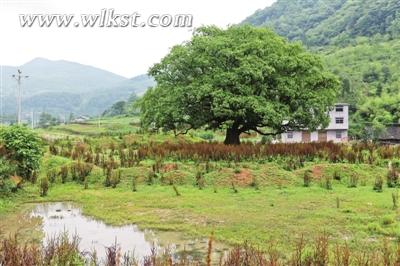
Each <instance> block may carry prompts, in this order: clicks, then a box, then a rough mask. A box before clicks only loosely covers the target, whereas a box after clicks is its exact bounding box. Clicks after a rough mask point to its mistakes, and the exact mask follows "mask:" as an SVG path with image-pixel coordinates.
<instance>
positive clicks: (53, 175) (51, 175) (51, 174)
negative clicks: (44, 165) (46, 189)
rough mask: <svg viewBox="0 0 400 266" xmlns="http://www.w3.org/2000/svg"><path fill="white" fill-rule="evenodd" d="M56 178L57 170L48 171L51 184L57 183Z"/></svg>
mask: <svg viewBox="0 0 400 266" xmlns="http://www.w3.org/2000/svg"><path fill="white" fill-rule="evenodd" d="M56 177H57V172H56V171H55V170H53V169H52V170H49V171H47V180H49V181H50V183H55V182H56Z"/></svg>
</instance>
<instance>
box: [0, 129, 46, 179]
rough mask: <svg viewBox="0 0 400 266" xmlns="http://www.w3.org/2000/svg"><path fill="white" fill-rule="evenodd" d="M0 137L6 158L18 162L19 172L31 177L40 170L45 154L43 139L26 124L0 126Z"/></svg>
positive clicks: (24, 176) (22, 175)
mask: <svg viewBox="0 0 400 266" xmlns="http://www.w3.org/2000/svg"><path fill="white" fill-rule="evenodd" d="M0 139H1V141H2V142H3V144H4V147H5V149H6V158H9V159H11V160H13V161H15V162H16V164H17V174H18V175H20V176H21V177H23V178H25V179H29V178H30V177H31V174H32V172H33V171H35V170H38V169H39V166H40V160H41V158H42V155H43V148H42V141H41V140H40V138H39V137H38V135H37V134H36V133H34V132H33V131H31V130H29V129H28V128H26V127H24V126H10V127H3V128H0Z"/></svg>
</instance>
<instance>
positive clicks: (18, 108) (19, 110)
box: [12, 69, 29, 125]
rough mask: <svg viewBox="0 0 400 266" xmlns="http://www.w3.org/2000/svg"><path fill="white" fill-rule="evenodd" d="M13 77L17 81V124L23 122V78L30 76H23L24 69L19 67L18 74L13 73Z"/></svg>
mask: <svg viewBox="0 0 400 266" xmlns="http://www.w3.org/2000/svg"><path fill="white" fill-rule="evenodd" d="M12 77H13V78H14V79H15V80H16V81H17V124H18V125H20V124H21V99H22V89H21V80H22V79H23V78H28V77H29V76H23V75H22V71H21V70H20V69H18V74H17V75H12Z"/></svg>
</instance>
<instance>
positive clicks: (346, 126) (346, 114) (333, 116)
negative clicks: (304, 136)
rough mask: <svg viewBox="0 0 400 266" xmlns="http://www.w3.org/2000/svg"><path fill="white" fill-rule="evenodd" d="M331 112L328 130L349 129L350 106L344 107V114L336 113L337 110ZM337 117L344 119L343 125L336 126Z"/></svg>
mask: <svg viewBox="0 0 400 266" xmlns="http://www.w3.org/2000/svg"><path fill="white" fill-rule="evenodd" d="M333 108H334V109H333V110H332V111H330V112H329V117H330V119H331V121H330V123H329V126H328V127H327V128H326V129H349V106H348V105H343V112H336V108H335V107H333ZM336 117H343V118H344V123H343V124H336Z"/></svg>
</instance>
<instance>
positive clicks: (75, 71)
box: [3, 58, 154, 116]
mask: <svg viewBox="0 0 400 266" xmlns="http://www.w3.org/2000/svg"><path fill="white" fill-rule="evenodd" d="M18 68H19V69H21V70H22V72H23V74H24V75H29V78H27V79H25V80H24V81H23V86H22V88H23V113H24V115H27V116H29V115H30V112H31V111H35V112H42V111H46V112H48V113H52V114H55V115H68V114H69V113H70V112H73V113H75V114H85V115H97V114H101V113H102V112H103V111H104V110H105V109H107V108H109V107H110V106H111V105H112V104H114V103H115V102H116V101H120V100H127V99H128V97H129V96H130V95H132V93H136V94H142V93H143V92H144V91H145V90H146V89H147V88H148V87H150V86H153V85H154V81H153V79H151V78H150V77H148V76H147V75H141V76H137V77H134V78H132V79H128V78H125V77H122V76H119V75H116V74H114V73H111V72H108V71H105V70H102V69H98V68H95V67H92V66H88V65H82V64H78V63H74V62H69V61H64V60H59V61H53V60H48V59H44V58H36V59H34V60H32V61H30V62H28V63H26V64H24V65H22V66H19V67H11V66H4V67H3V89H4V99H3V103H4V109H3V110H4V111H5V114H9V115H12V114H14V113H15V102H16V101H15V87H16V82H15V80H14V79H13V78H12V77H11V76H12V74H15V73H16V72H17V69H18ZM28 113H29V114H28Z"/></svg>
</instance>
